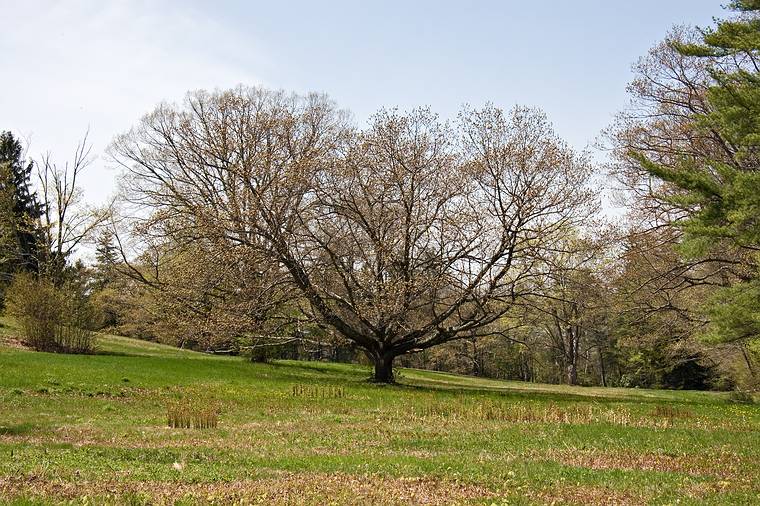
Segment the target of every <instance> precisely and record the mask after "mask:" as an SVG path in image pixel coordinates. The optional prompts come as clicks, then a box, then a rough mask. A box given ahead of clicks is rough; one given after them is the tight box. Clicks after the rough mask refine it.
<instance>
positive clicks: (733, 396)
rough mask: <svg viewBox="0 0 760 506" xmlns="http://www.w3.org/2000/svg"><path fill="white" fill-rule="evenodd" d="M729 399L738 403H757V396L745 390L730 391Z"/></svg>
mask: <svg viewBox="0 0 760 506" xmlns="http://www.w3.org/2000/svg"><path fill="white" fill-rule="evenodd" d="M728 400H729V401H731V402H735V403H737V404H754V403H755V398H754V397H753V396H752V394H751V393H749V392H745V391H743V390H734V391H732V392H729V394H728Z"/></svg>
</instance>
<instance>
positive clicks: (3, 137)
mask: <svg viewBox="0 0 760 506" xmlns="http://www.w3.org/2000/svg"><path fill="white" fill-rule="evenodd" d="M0 164H2V165H4V166H5V167H6V169H5V174H4V177H2V178H0V187H1V188H0V192H5V193H9V192H10V193H12V195H13V198H12V206H11V211H12V218H13V221H14V222H15V224H14V225H13V226H14V227H15V236H16V243H17V245H18V256H17V265H16V269H18V270H24V271H32V272H37V271H38V268H39V266H38V257H39V255H38V253H39V251H38V249H39V247H40V230H39V218H40V217H41V216H42V209H41V206H40V204H39V201H38V200H37V195H36V194H35V192H34V191H33V189H32V187H31V181H30V179H31V174H32V170H33V169H34V163H33V162H28V163H25V162H24V160H23V147H22V146H21V143H20V142H19V141H18V140H17V139H15V138H14V137H13V134H11V133H10V132H2V133H0Z"/></svg>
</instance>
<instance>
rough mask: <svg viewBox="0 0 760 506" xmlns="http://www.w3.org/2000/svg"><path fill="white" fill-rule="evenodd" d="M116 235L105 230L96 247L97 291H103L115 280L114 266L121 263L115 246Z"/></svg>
mask: <svg viewBox="0 0 760 506" xmlns="http://www.w3.org/2000/svg"><path fill="white" fill-rule="evenodd" d="M114 242H115V235H114V233H113V231H111V230H110V229H104V230H103V231H102V232H101V233H100V235H99V236H98V238H97V244H96V247H95V289H96V290H102V289H103V288H105V287H106V286H107V285H109V284H110V283H111V282H112V281H113V280H114V266H115V265H116V264H117V263H119V253H118V249H117V247H116V245H115V243H114Z"/></svg>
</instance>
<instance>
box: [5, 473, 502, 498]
mask: <svg viewBox="0 0 760 506" xmlns="http://www.w3.org/2000/svg"><path fill="white" fill-rule="evenodd" d="M494 495H495V494H494V493H493V492H492V491H489V490H488V489H486V488H484V487H480V486H476V485H468V484H463V483H458V482H454V481H441V480H433V479H427V478H389V477H382V476H376V475H349V474H342V473H335V474H323V473H278V474H276V475H274V476H272V477H266V478H261V479H257V480H245V481H234V482H228V483H218V482H217V483H182V482H155V481H154V482H120V481H97V482H89V481H82V482H76V483H74V482H64V481H54V480H43V479H39V478H35V477H25V478H15V477H13V478H9V477H4V478H0V497H5V498H14V497H16V498H17V497H27V498H29V497H32V498H33V497H45V498H55V499H59V500H70V499H76V498H81V497H83V496H89V497H91V498H93V497H97V498H99V499H101V500H103V501H104V502H106V503H121V502H123V500H124V498H125V497H130V496H131V497H139V498H143V499H145V500H146V501H147V502H149V503H150V504H158V505H161V504H173V503H174V502H175V501H176V500H178V499H188V500H190V501H193V502H199V503H204V504H230V503H233V502H246V503H252V504H282V505H321V504H326V503H328V502H329V504H335V505H344V504H345V505H353V504H373V505H378V506H391V505H393V506H395V505H402V504H423V505H431V506H433V505H435V506H437V505H448V504H463V503H469V502H473V501H477V500H481V499H486V498H491V497H494Z"/></svg>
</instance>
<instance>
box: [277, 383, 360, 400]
mask: <svg viewBox="0 0 760 506" xmlns="http://www.w3.org/2000/svg"><path fill="white" fill-rule="evenodd" d="M290 394H291V395H292V396H293V397H308V398H311V399H344V398H345V397H346V389H345V388H344V387H342V386H336V385H301V384H295V385H293V388H292V389H291V392H290Z"/></svg>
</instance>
